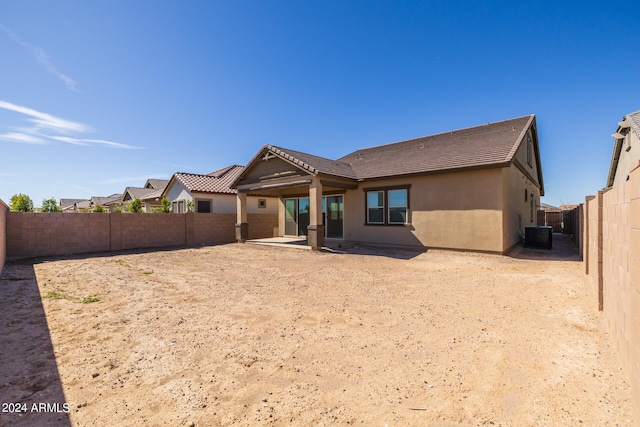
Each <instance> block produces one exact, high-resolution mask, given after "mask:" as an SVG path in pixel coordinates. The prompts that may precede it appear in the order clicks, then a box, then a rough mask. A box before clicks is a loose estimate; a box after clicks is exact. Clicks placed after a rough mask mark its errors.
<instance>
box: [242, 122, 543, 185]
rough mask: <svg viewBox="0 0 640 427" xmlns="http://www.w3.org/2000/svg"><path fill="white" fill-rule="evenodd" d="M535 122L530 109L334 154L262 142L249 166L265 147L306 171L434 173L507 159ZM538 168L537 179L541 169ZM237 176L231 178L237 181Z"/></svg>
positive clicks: (362, 175)
mask: <svg viewBox="0 0 640 427" xmlns="http://www.w3.org/2000/svg"><path fill="white" fill-rule="evenodd" d="M534 123H535V115H533V114H531V115H528V116H523V117H518V118H514V119H510V120H504V121H501V122H495V123H487V124H485V125H481V126H474V127H469V128H465V129H459V130H454V131H450V132H444V133H440V134H437V135H431V136H425V137H421V138H416V139H411V140H408V141H402V142H395V143H392V144H386V145H380V146H377V147H372V148H365V149H361V150H357V151H354V152H353V153H351V154H348V155H346V156H344V157H341V158H339V159H337V160H331V159H327V158H324V157H319V156H314V155H312V154H307V153H303V152H300V151H295V150H290V149H287V148H282V147H276V146H273V145H265V146H263V147H262V149H261V150H260V151H258V153H257V154H256V155H255V156H254V157H253V159H251V161H250V162H249V166H247V167H251V165H253V164H254V162H257V161H259V160H260V159H261V158H264V156H265V150H266V155H269V153H273V154H274V155H276V156H279V157H280V158H282V159H284V160H286V161H288V162H290V163H293V164H294V165H297V166H298V167H300V168H301V169H304V170H307V171H309V172H310V173H312V174H318V173H323V174H328V175H334V176H339V177H344V178H351V179H355V180H366V179H375V178H385V177H392V176H400V175H412V174H425V173H439V172H448V171H453V170H463V169H473V168H486V167H496V166H501V165H505V166H506V165H507V164H509V163H510V162H511V161H512V160H513V159H514V156H515V153H516V150H517V149H518V147H519V145H520V143H521V142H522V140H523V139H524V136H525V134H526V132H527V130H528V129H529V128H530V127H531V126H532V125H533V124H534ZM538 173H539V179H540V184H541V185H542V176H541V171H539V172H538ZM242 178H243V177H242V176H240V175H239V177H238V179H237V180H236V181H235V182H234V183H233V184H232V185H233V186H234V187H235V186H237V185H241V182H242Z"/></svg>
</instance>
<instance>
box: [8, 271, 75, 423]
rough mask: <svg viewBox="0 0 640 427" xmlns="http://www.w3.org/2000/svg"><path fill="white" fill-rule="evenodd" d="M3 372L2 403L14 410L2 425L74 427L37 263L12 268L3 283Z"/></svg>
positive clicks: (9, 410)
mask: <svg viewBox="0 0 640 427" xmlns="http://www.w3.org/2000/svg"><path fill="white" fill-rule="evenodd" d="M0 366H2V369H1V370H0V402H2V403H3V405H5V404H7V405H13V406H6V407H5V406H3V408H2V412H0V425H6V426H9V425H11V426H56V427H60V426H61V427H64V426H71V421H70V419H69V414H68V412H69V410H71V404H70V403H67V402H66V400H65V396H64V391H63V388H62V383H61V382H60V373H59V371H58V365H57V362H56V355H55V352H54V349H53V343H52V341H51V334H50V330H49V327H48V325H47V319H46V315H45V311H44V307H43V305H42V299H41V297H40V291H39V288H38V282H37V278H36V275H35V272H34V269H33V264H31V263H9V264H7V265H6V266H5V269H4V271H3V276H2V278H0ZM16 405H17V406H16ZM34 405H35V406H34ZM7 410H8V412H6V411H7Z"/></svg>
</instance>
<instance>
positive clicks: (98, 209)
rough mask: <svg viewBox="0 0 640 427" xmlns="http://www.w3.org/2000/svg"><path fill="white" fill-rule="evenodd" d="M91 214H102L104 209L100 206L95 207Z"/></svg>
mask: <svg viewBox="0 0 640 427" xmlns="http://www.w3.org/2000/svg"><path fill="white" fill-rule="evenodd" d="M91 212H93V213H104V208H103V207H102V206H100V205H95V206H94V207H93V210H92V211H91Z"/></svg>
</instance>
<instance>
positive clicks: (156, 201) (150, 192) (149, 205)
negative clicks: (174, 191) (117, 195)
mask: <svg viewBox="0 0 640 427" xmlns="http://www.w3.org/2000/svg"><path fill="white" fill-rule="evenodd" d="M168 183H169V180H168V179H152V178H150V179H147V182H146V183H145V184H144V187H142V188H140V187H127V188H125V190H124V193H123V194H122V198H121V199H120V204H121V205H123V206H124V205H127V204H128V203H130V202H131V201H133V200H134V199H140V201H142V210H143V211H144V212H153V211H154V210H155V209H159V208H160V207H162V202H161V200H162V192H163V191H164V189H165V187H166V186H167V184H168Z"/></svg>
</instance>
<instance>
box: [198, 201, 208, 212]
mask: <svg viewBox="0 0 640 427" xmlns="http://www.w3.org/2000/svg"><path fill="white" fill-rule="evenodd" d="M197 208H198V210H197V211H196V212H200V213H211V200H198V201H197Z"/></svg>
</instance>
